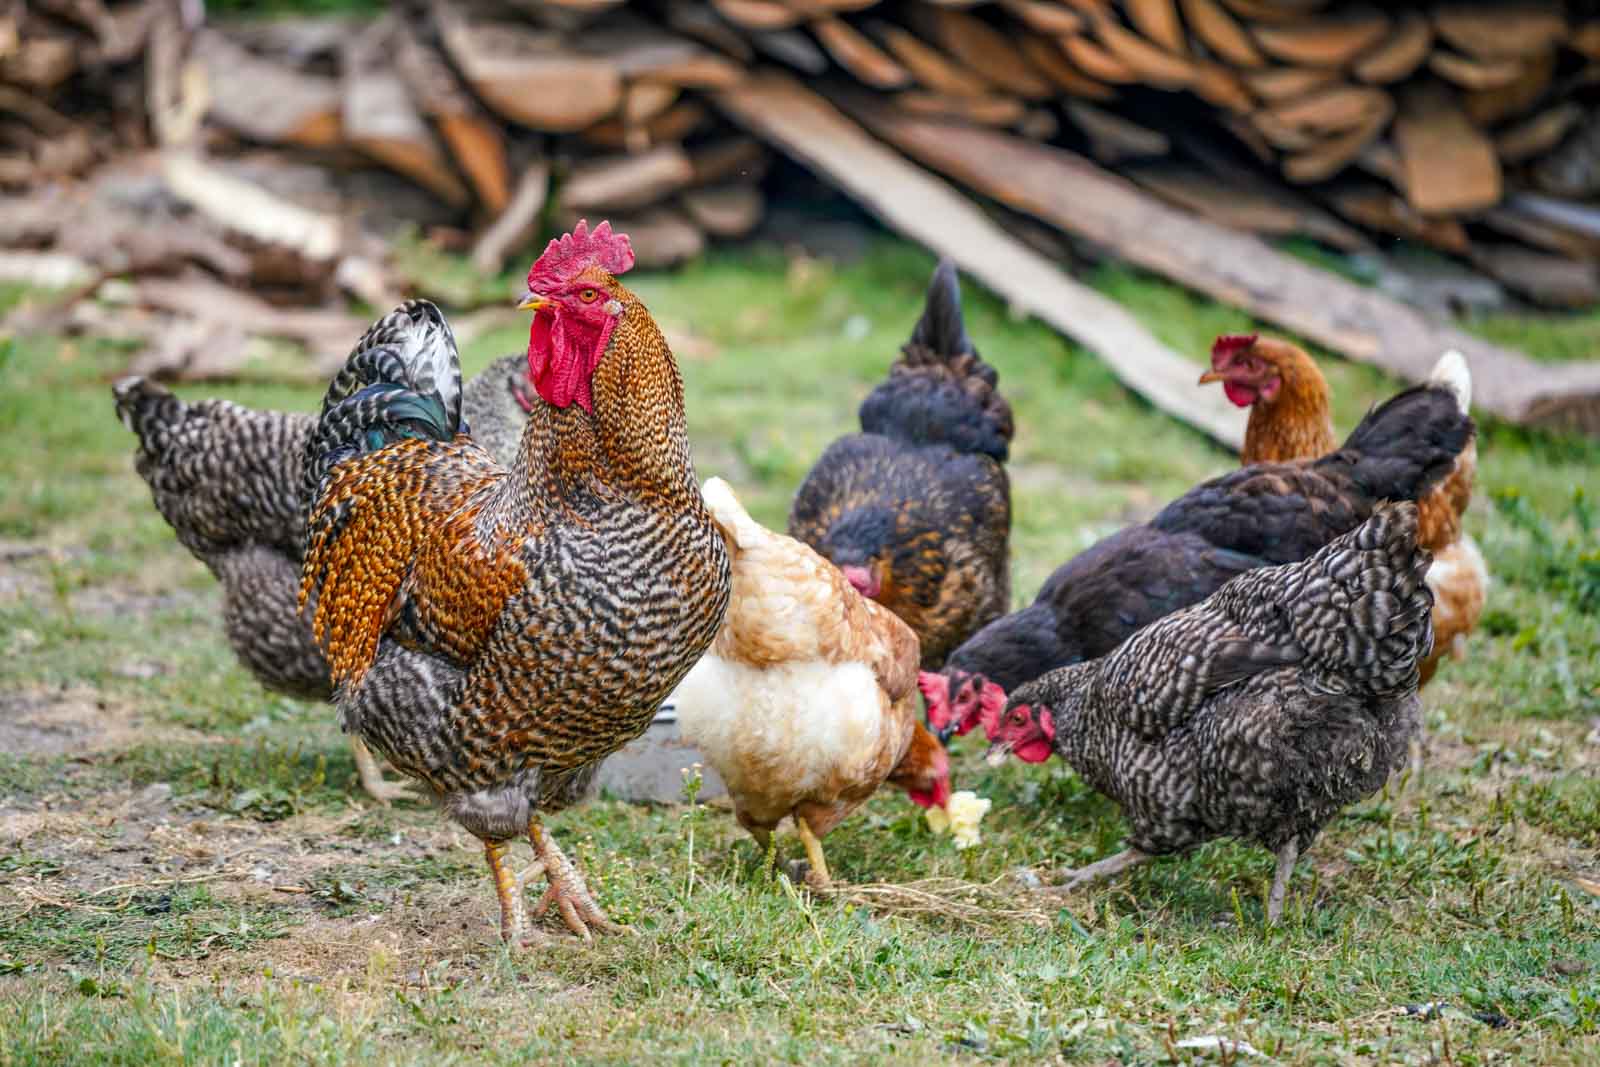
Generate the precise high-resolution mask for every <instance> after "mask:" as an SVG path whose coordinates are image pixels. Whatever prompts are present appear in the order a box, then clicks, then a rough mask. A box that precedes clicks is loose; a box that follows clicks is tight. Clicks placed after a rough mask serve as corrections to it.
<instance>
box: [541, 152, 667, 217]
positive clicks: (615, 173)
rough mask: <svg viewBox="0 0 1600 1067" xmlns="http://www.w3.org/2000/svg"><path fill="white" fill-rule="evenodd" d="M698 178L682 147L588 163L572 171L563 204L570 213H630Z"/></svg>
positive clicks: (563, 190) (588, 161)
mask: <svg viewBox="0 0 1600 1067" xmlns="http://www.w3.org/2000/svg"><path fill="white" fill-rule="evenodd" d="M693 178H694V167H693V166H692V165H691V164H690V162H689V157H688V155H686V154H685V153H684V151H683V149H682V148H681V147H680V146H678V145H661V146H659V147H657V148H653V149H651V150H650V151H648V152H644V153H641V154H639V155H626V156H612V157H609V158H606V159H595V160H586V161H585V162H583V163H580V164H578V165H577V166H575V167H573V168H572V173H571V174H569V175H568V176H567V180H566V181H565V182H563V183H562V185H561V204H562V206H563V207H564V208H565V209H566V210H568V211H569V212H577V213H579V214H581V213H583V212H585V211H630V210H635V209H638V208H642V207H646V206H648V205H650V204H654V203H656V202H657V201H659V200H662V199H664V198H666V197H667V196H670V195H671V194H672V193H675V192H677V191H678V190H679V189H682V188H683V187H684V186H686V185H688V184H689V182H690V181H691V180H693Z"/></svg>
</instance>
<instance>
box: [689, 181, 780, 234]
mask: <svg viewBox="0 0 1600 1067" xmlns="http://www.w3.org/2000/svg"><path fill="white" fill-rule="evenodd" d="M679 199H681V200H682V201H683V208H684V210H685V211H687V212H688V213H689V217H690V218H691V219H693V220H694V221H695V224H696V225H698V226H699V227H700V228H701V229H702V230H704V231H705V232H706V233H708V234H710V235H711V236H712V237H722V238H734V237H743V236H745V235H746V234H748V233H749V232H750V231H751V230H753V229H755V228H756V227H757V226H759V225H760V224H761V215H762V212H763V211H764V209H765V206H766V205H765V201H764V199H763V198H762V195H761V189H760V188H759V187H758V186H755V185H745V184H737V185H709V186H706V187H705V188H702V189H690V190H689V191H688V192H685V193H684V194H683V195H682V197H680V198H679Z"/></svg>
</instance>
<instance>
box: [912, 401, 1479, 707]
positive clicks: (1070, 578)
mask: <svg viewBox="0 0 1600 1067" xmlns="http://www.w3.org/2000/svg"><path fill="white" fill-rule="evenodd" d="M1474 432H1475V431H1474V428H1473V424H1472V418H1471V417H1470V416H1469V415H1467V413H1466V412H1465V411H1463V410H1462V409H1461V406H1460V405H1459V404H1458V403H1457V398H1456V395H1455V393H1454V392H1453V391H1452V390H1451V389H1450V388H1448V387H1445V386H1442V385H1438V384H1430V385H1422V386H1417V387H1414V388H1412V389H1408V390H1406V391H1404V392H1402V393H1400V394H1398V395H1397V396H1394V397H1391V398H1390V399H1389V400H1388V401H1386V402H1385V403H1383V404H1381V405H1380V406H1378V407H1377V408H1376V409H1374V410H1373V411H1371V412H1370V413H1368V415H1367V417H1366V418H1365V419H1363V420H1362V422H1361V425H1359V426H1357V427H1356V429H1355V431H1354V432H1352V433H1351V434H1350V436H1349V437H1348V438H1347V439H1346V440H1345V443H1344V447H1343V448H1341V449H1339V450H1337V451H1334V452H1331V453H1329V454H1327V455H1325V456H1322V457H1320V458H1318V459H1315V460H1310V461H1304V462H1296V463H1262V464H1256V465H1254V466H1250V467H1244V468H1241V469H1239V470H1236V471H1233V472H1230V473H1228V474H1224V475H1222V476H1221V477H1219V478H1213V479H1212V480H1211V481H1209V482H1205V483H1203V484H1201V485H1198V486H1196V487H1195V488H1193V489H1191V490H1189V492H1187V493H1185V494H1184V495H1183V496H1181V497H1179V498H1178V499H1177V500H1174V501H1173V502H1172V503H1170V504H1168V505H1167V506H1166V507H1165V508H1163V509H1162V510H1161V512H1160V513H1159V514H1157V515H1156V517H1155V518H1153V519H1151V520H1150V521H1149V522H1147V523H1145V524H1144V525H1142V526H1133V527H1129V528H1128V529H1125V530H1122V531H1120V532H1118V533H1115V534H1112V535H1111V536H1110V537H1107V538H1105V539H1103V540H1101V541H1100V542H1098V543H1097V544H1095V545H1093V546H1091V547H1090V548H1088V549H1086V550H1085V551H1084V552H1082V553H1080V554H1078V555H1077V556H1075V557H1074V558H1073V559H1071V560H1069V561H1068V562H1067V563H1065V564H1063V565H1062V566H1061V567H1060V568H1059V569H1058V570H1057V571H1056V572H1055V573H1054V574H1052V575H1051V576H1050V578H1049V579H1048V580H1047V581H1046V582H1045V584H1044V588H1042V589H1041V590H1040V591H1039V595H1038V597H1037V598H1036V599H1035V600H1034V602H1033V603H1032V604H1030V605H1029V606H1028V607H1026V608H1023V609H1022V610H1021V611H1018V612H1014V613H1013V614H1011V615H1007V616H1005V617H1003V618H1000V619H997V620H995V621H994V622H992V623H990V624H989V625H988V626H986V627H984V628H983V629H982V630H979V631H978V632H977V633H976V634H974V635H973V636H972V638H971V639H969V640H968V641H967V642H966V643H965V644H963V645H962V646H961V647H960V648H958V649H956V651H955V652H954V653H952V654H951V656H950V659H949V660H948V661H947V662H946V664H945V669H944V671H943V672H942V673H941V674H924V675H923V676H922V679H921V681H920V684H921V687H922V691H923V695H924V696H925V697H926V698H927V700H928V721H929V724H930V725H931V726H932V727H933V728H934V730H935V732H937V733H938V734H939V735H940V736H941V737H948V736H949V734H950V733H952V732H955V733H966V732H967V731H969V730H971V729H972V728H973V727H974V726H976V725H977V724H978V723H979V722H980V721H983V720H985V719H986V718H988V719H992V718H993V716H994V715H995V714H996V713H997V712H998V711H999V709H1000V708H1001V707H1003V706H1004V704H1005V694H1006V692H1008V691H1010V690H1011V689H1013V688H1015V687H1016V686H1018V685H1021V684H1022V683H1024V682H1027V681H1031V680H1032V679H1034V678H1037V677H1039V675H1041V674H1043V673H1045V672H1046V671H1048V670H1053V669H1055V668H1057V667H1064V666H1067V665H1069V664H1073V663H1078V662H1081V661H1083V660H1086V659H1093V658H1095V657H1096V656H1103V655H1105V654H1106V653H1107V652H1110V651H1111V650H1112V649H1113V648H1116V647H1117V646H1118V645H1119V644H1121V643H1122V642H1123V641H1125V640H1127V638H1128V637H1129V636H1131V635H1132V634H1133V633H1134V632H1135V631H1137V630H1139V629H1140V628H1141V627H1143V626H1146V625H1148V624H1149V623H1151V622H1154V621H1155V620H1156V619H1159V618H1161V617H1162V616H1164V615H1168V614H1171V613H1172V612H1174V611H1177V610H1178V609H1180V608H1185V607H1188V606H1189V605H1191V604H1194V603H1197V602H1199V601H1201V600H1203V599H1205V598H1206V597H1207V596H1209V595H1210V594H1212V593H1214V592H1215V591H1216V590H1218V589H1219V588H1221V587H1222V585H1223V584H1224V583H1225V582H1227V581H1228V580H1230V579H1231V578H1234V577H1235V576H1237V575H1239V574H1241V573H1242V572H1244V571H1247V570H1251V569H1252V568H1255V567H1263V566H1272V565H1276V564H1281V563H1293V562H1295V561H1297V560H1302V559H1305V558H1306V557H1307V556H1309V555H1311V553H1312V552H1315V551H1316V550H1317V549H1319V548H1321V547H1322V546H1323V545H1326V544H1327V543H1328V542H1330V541H1332V540H1333V539H1334V538H1335V537H1337V536H1339V535H1340V534H1343V533H1346V532H1348V531H1350V530H1352V529H1354V528H1355V527H1356V526H1357V525H1359V524H1360V523H1361V522H1362V521H1364V520H1365V519H1366V518H1367V517H1368V516H1369V515H1371V514H1372V510H1373V508H1374V507H1376V506H1377V505H1378V504H1379V503H1380V502H1381V501H1384V500H1411V501H1414V500H1417V499H1419V498H1420V497H1421V496H1423V495H1424V494H1425V493H1427V492H1428V491H1429V490H1430V489H1432V488H1433V487H1434V486H1436V485H1438V484H1439V483H1440V482H1441V481H1442V480H1443V479H1444V478H1445V477H1446V475H1448V474H1449V473H1450V471H1452V470H1453V469H1454V468H1455V466H1456V464H1457V462H1458V459H1459V457H1460V455H1461V453H1462V452H1463V451H1464V450H1466V449H1468V448H1470V447H1471V445H1472V442H1473V435H1474Z"/></svg>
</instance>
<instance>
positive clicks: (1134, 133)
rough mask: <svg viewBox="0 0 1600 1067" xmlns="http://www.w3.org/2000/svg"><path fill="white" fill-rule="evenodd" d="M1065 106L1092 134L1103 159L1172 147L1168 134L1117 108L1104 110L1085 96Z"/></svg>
mask: <svg viewBox="0 0 1600 1067" xmlns="http://www.w3.org/2000/svg"><path fill="white" fill-rule="evenodd" d="M1062 107H1063V110H1065V111H1066V113H1067V117H1068V118H1070V119H1071V120H1072V122H1073V124H1074V125H1075V126H1077V127H1078V129H1080V130H1082V131H1083V133H1084V135H1085V136H1086V137H1088V139H1089V143H1090V146H1091V148H1092V150H1093V153H1094V156H1095V158H1096V159H1099V160H1100V161H1101V162H1104V163H1115V162H1117V161H1118V160H1121V159H1141V158H1149V157H1151V156H1164V155H1167V154H1168V153H1169V152H1171V151H1172V142H1171V141H1170V140H1168V139H1167V136H1166V134H1164V133H1160V132H1158V131H1156V130H1152V129H1150V128H1149V127H1146V126H1141V125H1139V124H1138V123H1136V122H1134V121H1132V120H1131V119H1125V118H1123V117H1122V116H1121V115H1118V114H1115V113H1114V112H1110V111H1103V110H1101V109H1100V108H1097V107H1094V106H1093V105H1091V104H1087V103H1085V102H1084V101H1082V100H1068V101H1066V102H1065V103H1064V104H1063V105H1062Z"/></svg>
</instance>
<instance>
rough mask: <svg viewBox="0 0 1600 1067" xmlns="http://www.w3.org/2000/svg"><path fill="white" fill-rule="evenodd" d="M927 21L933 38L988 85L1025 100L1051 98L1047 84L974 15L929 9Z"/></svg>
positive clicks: (1006, 39) (1001, 37)
mask: <svg viewBox="0 0 1600 1067" xmlns="http://www.w3.org/2000/svg"><path fill="white" fill-rule="evenodd" d="M926 15H927V17H926V19H925V20H924V21H926V22H927V23H928V25H929V28H930V29H931V30H932V36H933V38H934V39H935V40H936V41H938V42H939V44H940V46H941V47H943V48H944V50H945V51H946V52H948V53H950V55H952V56H954V57H955V58H956V60H957V61H958V62H960V63H962V64H965V65H966V66H967V67H968V68H969V69H971V70H974V71H976V72H977V73H978V74H979V75H980V76H981V77H983V78H984V80H986V81H988V82H989V83H990V84H991V85H994V86H997V87H999V88H1000V89H1003V90H1004V91H1006V92H1008V93H1012V94H1015V95H1016V96H1020V97H1022V98H1023V99H1024V100H1043V99H1045V98H1046V97H1048V96H1051V95H1052V93H1051V89H1050V83H1049V82H1048V81H1046V80H1045V79H1044V77H1043V76H1042V75H1040V74H1039V73H1038V72H1037V71H1035V70H1034V69H1033V68H1032V67H1031V66H1029V64H1028V61H1027V60H1026V59H1025V58H1023V56H1022V55H1021V54H1020V53H1019V52H1018V51H1017V49H1016V48H1014V47H1013V46H1012V44H1011V41H1010V40H1009V39H1008V38H1007V37H1006V35H1005V34H1002V33H1001V32H1000V31H999V30H997V29H995V28H994V27H993V26H990V25H989V24H988V23H987V22H984V21H983V20H982V19H980V18H978V17H977V16H975V15H969V14H967V13H966V12H964V11H953V10H950V9H948V8H928V9H927V12H926Z"/></svg>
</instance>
